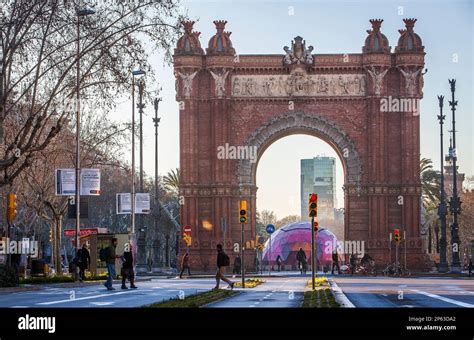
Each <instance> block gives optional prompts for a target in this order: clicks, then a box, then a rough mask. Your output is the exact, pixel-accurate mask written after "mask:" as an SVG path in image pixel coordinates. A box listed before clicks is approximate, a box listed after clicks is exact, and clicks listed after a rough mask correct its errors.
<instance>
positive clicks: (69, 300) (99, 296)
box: [37, 290, 134, 305]
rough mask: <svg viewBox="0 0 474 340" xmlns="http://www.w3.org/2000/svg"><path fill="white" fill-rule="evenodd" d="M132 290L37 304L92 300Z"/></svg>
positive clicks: (45, 303)
mask: <svg viewBox="0 0 474 340" xmlns="http://www.w3.org/2000/svg"><path fill="white" fill-rule="evenodd" d="M131 292H134V291H133V290H128V291H126V292H118V293H111V294H100V295H94V296H85V297H81V298H76V299H65V300H58V301H48V302H40V303H37V305H55V304H58V303H65V302H73V301H81V300H90V299H97V298H101V297H108V296H114V295H122V294H128V293H131Z"/></svg>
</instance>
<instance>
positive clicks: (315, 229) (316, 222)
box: [313, 219, 319, 231]
mask: <svg viewBox="0 0 474 340" xmlns="http://www.w3.org/2000/svg"><path fill="white" fill-rule="evenodd" d="M313 228H314V231H318V228H319V222H318V220H316V219H315V220H314V224H313Z"/></svg>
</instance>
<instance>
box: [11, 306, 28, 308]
mask: <svg viewBox="0 0 474 340" xmlns="http://www.w3.org/2000/svg"><path fill="white" fill-rule="evenodd" d="M10 308H29V307H28V306H11V307H10Z"/></svg>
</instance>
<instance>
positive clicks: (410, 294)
mask: <svg viewBox="0 0 474 340" xmlns="http://www.w3.org/2000/svg"><path fill="white" fill-rule="evenodd" d="M329 277H333V278H334V280H335V281H336V283H337V285H338V286H339V287H340V288H341V289H342V291H343V292H344V294H345V295H346V296H347V298H348V299H349V300H350V301H351V302H352V303H353V304H354V305H355V307H391V308H398V307H405V308H412V307H428V308H431V307H447V308H453V307H468V308H469V307H470V308H472V307H474V279H468V278H440V277H433V278H428V277H423V278H388V277H356V276H354V277H347V276H329Z"/></svg>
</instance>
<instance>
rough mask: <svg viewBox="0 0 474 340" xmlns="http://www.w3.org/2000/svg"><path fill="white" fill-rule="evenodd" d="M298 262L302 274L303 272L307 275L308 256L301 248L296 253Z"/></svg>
mask: <svg viewBox="0 0 474 340" xmlns="http://www.w3.org/2000/svg"><path fill="white" fill-rule="evenodd" d="M296 260H297V261H298V268H300V270H301V274H303V272H304V273H305V274H306V254H305V252H304V250H303V248H300V250H298V252H297V253H296Z"/></svg>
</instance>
